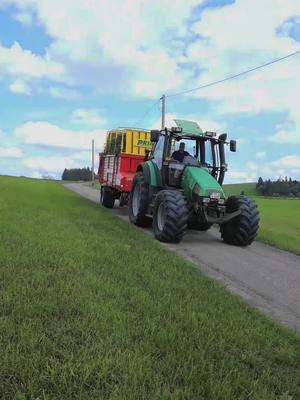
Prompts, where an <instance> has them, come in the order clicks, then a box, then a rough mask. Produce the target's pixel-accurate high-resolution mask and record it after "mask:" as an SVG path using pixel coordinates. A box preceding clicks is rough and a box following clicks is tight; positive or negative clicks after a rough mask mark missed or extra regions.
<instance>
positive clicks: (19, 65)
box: [0, 42, 65, 81]
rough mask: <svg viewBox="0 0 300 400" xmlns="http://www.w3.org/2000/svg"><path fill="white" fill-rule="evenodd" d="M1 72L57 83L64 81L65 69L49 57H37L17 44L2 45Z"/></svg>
mask: <svg viewBox="0 0 300 400" xmlns="http://www.w3.org/2000/svg"><path fill="white" fill-rule="evenodd" d="M0 72H1V73H2V74H7V75H10V76H16V77H27V78H30V79H42V78H47V79H50V80H54V81H55V80H62V79H63V76H64V73H65V68H64V65H63V64H61V63H59V62H55V61H52V60H51V58H50V57H49V56H44V57H42V56H39V55H36V54H34V53H33V52H32V51H30V50H24V49H23V48H22V47H21V46H20V44H19V43H18V42H15V43H14V44H13V45H12V46H11V47H4V46H2V45H1V44H0Z"/></svg>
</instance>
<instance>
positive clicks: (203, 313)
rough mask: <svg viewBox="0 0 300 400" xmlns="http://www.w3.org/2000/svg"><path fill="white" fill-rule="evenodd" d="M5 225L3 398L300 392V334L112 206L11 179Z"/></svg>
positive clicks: (4, 192)
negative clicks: (229, 289)
mask: <svg viewBox="0 0 300 400" xmlns="http://www.w3.org/2000/svg"><path fill="white" fill-rule="evenodd" d="M0 221H1V222H0V237H1V241H0V293H1V303H0V307H1V314H0V315H1V317H0V332H1V335H0V382H1V383H0V398H3V399H64V400H65V399H89V400H90V399H114V400H116V399H119V400H124V399H130V400H131V399H133V400H134V399H139V400H140V399H149V400H150V399H151V400H152V399H159V400H160V399H172V400H173V399H175V400H177V399H193V400H194V399H195V400H198V399H205V400H209V399H213V400H218V399H219V400H233V399H251V400H252V399H256V400H258V399H259V400H263V399H265V400H273V399H278V400H279V399H281V400H283V399H293V400H295V399H299V398H300V374H299V365H300V364H299V363H300V339H299V336H296V335H295V334H293V333H292V332H290V331H288V330H285V329H284V328H281V327H279V326H278V325H277V324H275V323H274V322H272V321H271V320H269V319H267V318H266V317H265V316H263V315H261V314H260V313H259V312H257V311H256V310H254V309H252V308H250V307H249V306H247V305H246V304H245V303H244V302H243V301H242V300H241V299H239V298H238V297H236V296H233V295H231V294H230V293H229V292H227V291H226V290H225V289H223V288H221V287H220V286H219V285H218V284H217V283H216V282H214V281H213V280H211V279H209V278H207V277H205V276H203V275H202V274H201V273H199V271H198V270H196V268H194V266H193V265H192V264H190V263H189V262H187V261H185V260H183V259H181V258H180V257H178V256H176V255H175V254H173V253H172V252H170V251H168V250H167V249H165V248H164V247H162V246H161V245H160V244H159V243H158V242H156V241H154V240H153V239H152V238H151V237H149V236H148V235H145V234H143V233H142V232H141V230H139V229H137V228H135V227H133V226H130V225H128V224H126V223H124V222H123V221H121V220H119V219H117V218H115V217H114V216H113V215H112V214H111V213H110V212H109V211H107V210H104V209H102V208H99V207H97V206H96V205H94V204H92V203H90V202H88V201H86V200H84V199H82V198H80V197H79V196H77V195H75V194H74V193H71V192H69V191H67V190H66V189H64V188H63V187H62V186H61V185H60V184H59V183H57V182H51V181H34V180H29V179H17V178H15V179H14V178H0ZM289 396H291V397H289Z"/></svg>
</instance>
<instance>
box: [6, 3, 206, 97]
mask: <svg viewBox="0 0 300 400" xmlns="http://www.w3.org/2000/svg"><path fill="white" fill-rule="evenodd" d="M203 1H204V0H174V1H173V2H172V6H170V1H169V0H152V1H151V2H143V1H140V0H114V1H103V0H92V1H89V2H88V3H87V2H86V0H64V1H60V0H52V1H51V2H50V1H46V0H6V3H7V4H14V5H16V6H17V8H18V10H19V11H20V12H22V13H26V12H29V13H32V12H34V13H35V14H36V18H37V20H38V21H39V22H40V23H41V24H42V25H43V26H44V27H45V30H46V32H47V34H48V35H49V36H50V37H51V38H52V39H53V42H52V43H51V45H50V47H49V49H47V54H48V55H49V56H51V57H52V58H53V59H59V60H63V62H64V63H65V64H66V65H68V67H72V66H74V65H80V73H79V74H78V73H77V74H76V73H75V75H76V76H77V79H79V80H80V81H81V82H84V81H85V82H86V80H87V79H89V76H88V75H89V74H88V71H89V68H90V67H91V66H92V65H94V66H96V67H98V75H97V76H95V77H94V79H93V86H94V87H97V86H98V85H99V82H101V83H102V82H103V80H105V76H103V77H101V68H100V67H101V66H102V67H104V69H105V68H106V74H108V75H109V74H110V73H112V71H113V68H114V67H116V66H121V67H122V71H118V72H120V73H122V85H118V82H117V83H115V82H114V81H115V79H114V78H112V79H111V85H114V84H115V85H116V89H117V90H121V91H122V92H124V93H126V94H127V95H128V94H135V95H138V96H144V97H146V96H158V95H159V94H161V91H162V90H172V89H175V88H176V86H177V85H178V84H180V82H183V81H184V79H185V78H186V77H187V76H190V74H189V71H183V70H181V69H180V68H179V66H178V62H179V61H182V55H181V54H182V51H183V50H184V48H185V42H184V40H182V39H183V38H184V37H185V36H186V35H187V34H188V28H189V27H188V23H187V18H188V17H189V16H190V15H191V12H192V10H193V7H194V6H196V5H199V4H201V3H202V2H203ZM57 10H59V13H58V12H57ZM116 21H117V23H116ZM174 39H176V43H177V44H176V46H174V42H175V40H174ZM175 48H177V49H178V50H177V51H176V52H175V51H174V49H175ZM87 65H88V67H87ZM71 69H72V68H71ZM74 70H77V72H78V68H75V69H73V72H74ZM84 71H86V72H85V73H84ZM79 75H80V77H79ZM104 83H106V82H104ZM100 85H101V84H100Z"/></svg>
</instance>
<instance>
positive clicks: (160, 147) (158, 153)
mask: <svg viewBox="0 0 300 400" xmlns="http://www.w3.org/2000/svg"><path fill="white" fill-rule="evenodd" d="M164 143H165V136H164V135H160V137H159V139H158V142H157V143H156V145H155V148H154V150H153V154H152V159H153V161H154V162H155V164H156V165H157V166H158V168H161V167H162V159H163V151H164Z"/></svg>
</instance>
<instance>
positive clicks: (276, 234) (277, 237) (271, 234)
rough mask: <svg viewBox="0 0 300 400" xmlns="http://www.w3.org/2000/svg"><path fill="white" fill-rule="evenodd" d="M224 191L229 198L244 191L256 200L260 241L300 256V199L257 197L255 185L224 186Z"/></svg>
mask: <svg viewBox="0 0 300 400" xmlns="http://www.w3.org/2000/svg"><path fill="white" fill-rule="evenodd" d="M224 190H225V193H226V195H227V196H230V195H239V194H240V193H241V192H242V191H244V193H245V195H246V196H249V197H251V198H253V199H254V201H255V202H256V204H257V206H258V209H259V211H260V216H261V220H260V230H259V234H258V240H261V241H263V242H265V243H268V244H271V245H273V246H276V247H279V248H280V249H283V250H288V251H292V252H293V253H296V254H300V199H289V198H285V199H284V198H283V199H282V198H281V199H280V198H276V197H261V196H257V191H256V188H255V183H239V184H232V185H224Z"/></svg>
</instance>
